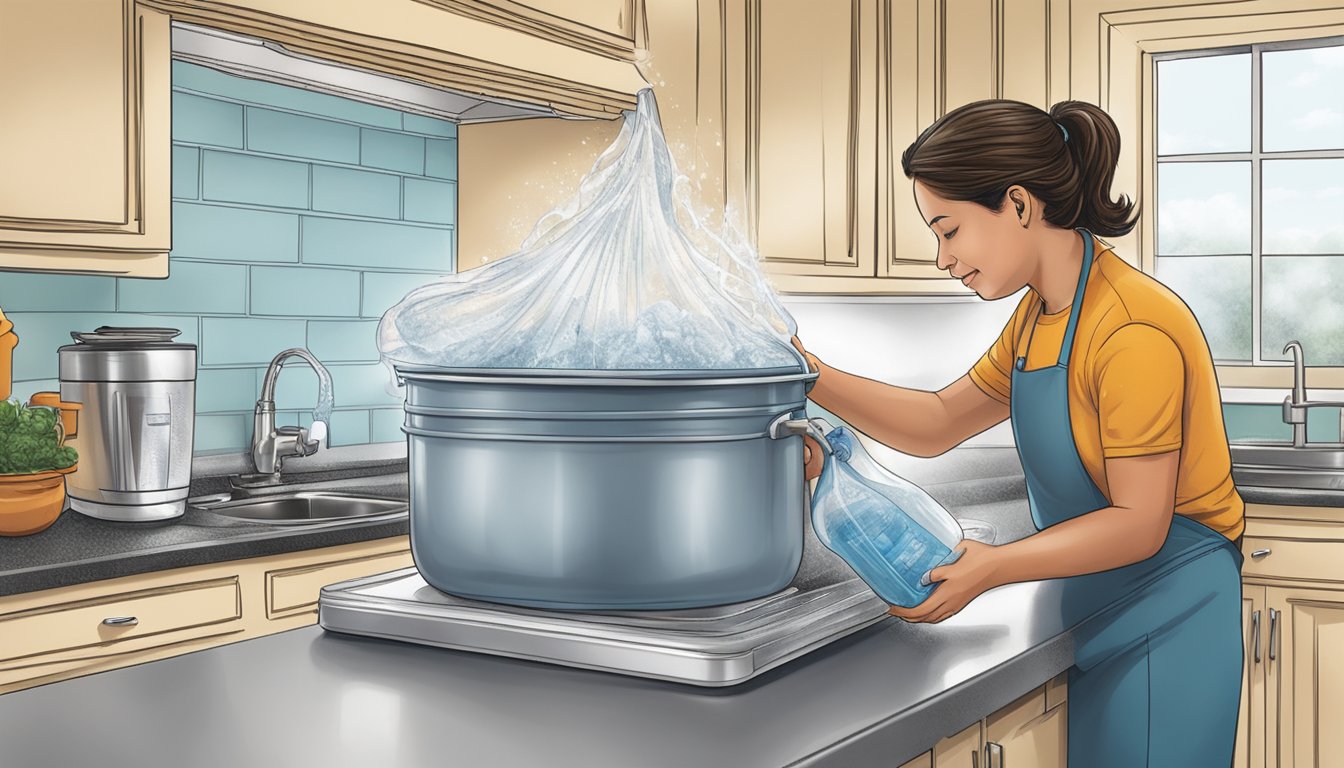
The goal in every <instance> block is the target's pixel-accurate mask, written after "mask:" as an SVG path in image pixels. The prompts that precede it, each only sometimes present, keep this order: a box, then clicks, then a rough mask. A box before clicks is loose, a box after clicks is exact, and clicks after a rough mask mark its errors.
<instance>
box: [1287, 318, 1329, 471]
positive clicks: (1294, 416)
mask: <svg viewBox="0 0 1344 768" xmlns="http://www.w3.org/2000/svg"><path fill="white" fill-rule="evenodd" d="M1283 351H1284V352H1289V351H1291V352H1292V353H1293V389H1292V391H1291V392H1289V394H1288V396H1287V397H1285V398H1284V399H1283V421H1284V423H1285V424H1291V425H1292V427H1293V447H1294V448H1305V447H1306V445H1307V411H1308V410H1310V409H1312V408H1339V409H1340V412H1339V429H1340V437H1339V439H1340V441H1341V442H1344V402H1341V403H1334V402H1326V401H1323V400H1317V401H1314V402H1313V401H1309V400H1307V370H1306V364H1305V363H1304V361H1303V354H1302V344H1301V343H1300V342H1297V341H1290V342H1288V344H1287V345H1285V346H1284V348H1283Z"/></svg>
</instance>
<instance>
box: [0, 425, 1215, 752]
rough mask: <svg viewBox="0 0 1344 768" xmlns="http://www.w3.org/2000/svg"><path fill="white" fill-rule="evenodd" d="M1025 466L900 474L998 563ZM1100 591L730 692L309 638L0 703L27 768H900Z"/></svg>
mask: <svg viewBox="0 0 1344 768" xmlns="http://www.w3.org/2000/svg"><path fill="white" fill-rule="evenodd" d="M1015 465H1016V458H1015V456H1013V455H1012V452H1011V450H1009V451H1008V452H1007V453H1005V452H1004V451H1003V450H1002V449H998V450H997V451H996V450H992V449H980V450H976V449H958V450H957V451H954V452H952V453H950V454H947V455H945V456H944V457H940V458H939V459H936V460H928V461H924V462H914V464H913V465H912V467H903V468H902V471H903V472H904V473H905V474H906V475H907V476H909V477H911V478H912V479H917V480H918V481H919V482H920V483H921V484H922V485H924V487H925V488H927V489H928V490H929V491H930V493H931V494H932V495H934V496H935V497H936V498H938V499H939V500H940V501H942V502H943V503H944V505H946V506H947V507H948V508H949V509H950V510H951V511H952V512H953V514H954V515H956V516H957V517H959V518H963V519H964V518H968V517H970V518H975V519H980V520H984V521H986V522H989V523H991V524H992V525H993V526H994V527H995V529H996V535H995V541H996V542H997V543H1003V542H1007V541H1011V540H1015V539H1018V538H1021V537H1023V536H1026V535H1029V534H1030V533H1031V532H1032V530H1034V529H1033V528H1032V525H1031V520H1030V514H1029V511H1028V508H1027V503H1026V500H1025V487H1024V484H1023V482H1022V478H1021V474H1020V468H1017V469H1015ZM1200 554H1202V552H1195V551H1193V550H1192V551H1190V552H1187V553H1184V556H1185V557H1186V558H1188V559H1193V558H1194V557H1198V556H1199V555H1200ZM1184 562H1188V560H1180V561H1176V562H1174V563H1172V564H1171V566H1170V567H1180V566H1181V565H1183V564H1184ZM1107 573H1108V574H1112V573H1116V572H1115V571H1113V572H1107ZM1154 577H1156V576H1154ZM1108 578H1109V577H1108V576H1107V575H1106V574H1101V575H1093V576H1085V577H1075V578H1074V579H1058V580H1050V581H1044V582H1030V583H1023V584H1012V585H1008V586H1004V587H999V588H997V589H994V590H990V591H989V592H986V593H985V594H984V595H982V596H980V597H979V598H977V599H976V600H975V601H973V602H972V603H971V604H970V605H969V606H967V607H966V609H965V610H963V611H962V612H961V613H959V614H957V615H956V616H954V617H952V618H951V619H949V620H947V621H945V622H942V623H940V624H936V625H927V624H908V623H906V622H903V621H901V620H899V619H896V618H895V617H887V618H884V619H883V620H881V621H880V622H879V623H877V624H874V625H872V626H870V627H867V628H865V629H863V630H860V631H859V632H856V633H854V634H852V635H850V636H848V637H845V638H842V639H840V640H838V641H835V642H833V643H831V644H829V645H827V646H825V647H823V648H820V649H818V650H816V651H813V652H811V653H809V654H807V655H805V656H803V657H801V658H799V659H796V660H794V661H791V662H789V663H787V664H784V665H782V666H780V667H778V668H775V669H772V670H769V671H767V672H765V673H763V674H761V675H759V676H758V677H755V678H753V679H751V680H749V681H747V682H745V683H742V684H739V685H734V686H730V687H726V688H698V687H695V686H689V685H682V684H677V683H669V682H663V681H657V680H648V679H643V678H635V677H627V676H622V675H617V674H611V673H606V672H597V671H591V670H583V669H573V668H568V667H561V666H554V665H549V664H543V663H537V662H530V661H524V660H519V659H510V658H502V657H495V656H490V655H485V654H478V653H469V652H462V651H452V650H446V649H441V648H432V647H424V646H417V645H411V644H405V643H399V642H396V641H391V640H379V639H373V638H363V637H353V636H347V635H340V634H336V633H327V632H324V631H323V630H322V629H320V628H319V627H305V628H302V629H296V630H291V631H288V632H282V633H279V634H276V635H272V636H268V637H263V638H257V639H254V640H249V641H246V642H241V643H235V644H233V645H229V646H222V647H219V648H212V649H208V650H204V651H199V652H196V653H191V654H186V655H183V656H179V657H175V658H170V659H165V660H162V661H157V662H153V663H150V664H143V665H140V666H137V667H132V668H126V669H120V670H113V671H110V672H105V673H100V674H96V675H91V676H87V677H83V678H79V679H75V680H70V681H66V682H61V683H53V684H49V685H45V686H40V687H37V688H32V689H28V690H25V691H19V692H16V693H11V694H7V695H4V696H0V743H4V744H5V749H4V754H5V758H6V759H7V760H12V761H14V762H15V764H18V765H46V764H50V765H84V764H93V763H95V762H96V763H97V764H99V765H102V766H107V768H117V767H118V766H128V768H129V766H137V768H143V767H144V766H169V765H194V766H236V765H260V764H271V765H289V766H300V767H301V766H330V765H361V764H367V765H382V766H422V765H436V764H442V763H444V762H445V761H448V762H453V763H457V764H463V765H490V766H499V767H500V768H510V767H511V766H535V765H548V766H556V767H557V768H560V767H562V766H585V767H588V766H634V765H638V766H642V767H645V768H658V767H660V766H674V765H675V766H685V765H732V766H744V768H745V767H747V766H772V767H775V766H836V767H843V768H854V767H857V766H869V765H871V766H883V767H884V768H890V766H893V765H900V764H901V763H902V762H904V761H906V760H908V759H910V758H912V757H914V756H915V755H917V754H919V753H921V752H923V751H925V750H927V749H929V748H930V747H931V746H932V745H933V743H934V742H936V741H937V740H938V739H940V738H942V737H944V736H948V735H951V734H953V733H956V732H957V731H959V730H961V729H962V728H964V727H966V726H967V725H969V724H971V723H973V722H975V721H976V720H977V719H979V718H981V717H984V716H986V715H988V714H990V713H992V712H994V711H995V710H997V709H1000V708H1002V707H1003V706H1005V705H1007V704H1009V703H1011V702H1012V701H1013V700H1015V699H1016V698H1017V697H1019V696H1021V695H1022V694H1024V693H1026V692H1027V691H1029V690H1031V689H1032V688H1034V687H1036V686H1039V685H1041V684H1043V683H1044V682H1045V681H1047V680H1049V679H1050V678H1051V677H1053V676H1054V675H1056V674H1059V673H1060V672H1062V671H1064V670H1066V669H1068V668H1069V667H1070V666H1072V664H1073V660H1074V656H1073V652H1074V637H1075V635H1076V633H1077V632H1078V631H1079V629H1078V628H1079V627H1083V626H1085V625H1086V624H1087V622H1089V621H1094V620H1096V617H1097V616H1098V615H1099V614H1100V613H1102V612H1104V611H1106V610H1108V609H1110V608H1111V607H1113V606H1116V605H1118V604H1120V603H1122V602H1123V601H1124V599H1125V597H1126V596H1127V595H1129V594H1132V593H1133V589H1134V584H1135V583H1136V582H1134V581H1132V580H1117V581H1107V579H1108ZM71 722H77V723H79V724H80V726H79V728H80V738H78V739H71V738H65V737H64V736H63V734H64V733H66V732H67V730H68V724H69V723H71Z"/></svg>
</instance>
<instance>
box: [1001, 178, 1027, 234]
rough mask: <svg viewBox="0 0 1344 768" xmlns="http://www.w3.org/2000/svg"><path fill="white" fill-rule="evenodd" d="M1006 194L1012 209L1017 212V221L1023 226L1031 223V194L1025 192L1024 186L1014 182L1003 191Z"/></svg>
mask: <svg viewBox="0 0 1344 768" xmlns="http://www.w3.org/2000/svg"><path fill="white" fill-rule="evenodd" d="M1005 194H1006V195H1007V196H1008V202H1010V203H1012V205H1013V209H1014V210H1015V211H1016V213H1017V222H1018V223H1019V224H1021V225H1022V226H1023V227H1026V226H1028V225H1029V224H1031V203H1032V200H1031V195H1030V194H1028V193H1027V190H1026V188H1025V187H1022V186H1020V185H1017V184H1014V185H1013V186H1011V187H1009V188H1008V191H1007V192H1006V193H1005Z"/></svg>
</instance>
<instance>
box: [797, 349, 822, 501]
mask: <svg viewBox="0 0 1344 768" xmlns="http://www.w3.org/2000/svg"><path fill="white" fill-rule="evenodd" d="M790 341H792V342H793V347H794V349H797V350H798V352H799V354H801V355H802V356H803V359H804V360H806V361H807V367H808V368H809V369H810V370H811V371H812V372H813V373H816V374H820V373H821V361H820V360H818V359H817V356H816V355H814V354H812V353H811V352H808V351H807V350H806V349H803V342H801V341H799V340H798V337H797V336H794V337H793V338H792V339H791V340H790ZM818 379H820V376H818ZM823 463H824V457H823V456H822V453H821V447H820V446H818V445H817V441H816V440H813V439H812V438H810V437H808V436H806V435H804V436H803V479H804V480H812V479H814V478H816V477H818V476H820V475H821V465H822V464H823Z"/></svg>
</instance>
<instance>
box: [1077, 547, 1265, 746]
mask: <svg viewBox="0 0 1344 768" xmlns="http://www.w3.org/2000/svg"><path fill="white" fill-rule="evenodd" d="M1120 570H1124V569H1120ZM1240 570H1241V562H1240V557H1239V555H1238V554H1237V553H1235V552H1234V551H1233V550H1232V549H1231V547H1230V546H1223V547H1219V548H1217V549H1215V550H1212V551H1209V552H1206V553H1204V554H1202V555H1200V556H1198V557H1197V558H1196V559H1195V560H1193V561H1191V562H1188V563H1186V564H1185V565H1184V566H1182V567H1181V568H1179V569H1178V570H1175V571H1173V572H1171V573H1168V574H1166V575H1164V576H1162V577H1161V578H1158V579H1156V580H1155V581H1152V582H1151V583H1150V584H1149V585H1148V586H1146V587H1144V588H1143V589H1142V590H1141V591H1140V593H1139V594H1138V595H1137V596H1136V598H1135V599H1132V600H1130V601H1128V602H1127V603H1125V604H1123V605H1121V606H1120V607H1119V608H1117V609H1116V610H1115V611H1113V612H1111V613H1108V614H1105V615H1102V616H1099V617H1096V618H1095V619H1094V620H1092V621H1090V622H1088V623H1087V624H1085V625H1084V626H1083V627H1082V628H1080V630H1079V631H1078V634H1077V644H1076V646H1075V657H1076V659H1077V665H1076V666H1074V667H1073V668H1072V669H1071V670H1070V671H1069V713H1068V719H1069V765H1071V766H1089V768H1110V767H1111V766H1114V767H1115V768H1141V767H1142V766H1148V768H1167V767H1168V766H1170V768H1203V766H1217V768H1226V767H1227V766H1230V765H1231V764H1232V753H1233V749H1234V747H1235V741H1236V733H1237V716H1238V707H1239V705H1240V697H1241V682H1242V681H1241V676H1242V637H1241V635H1242V633H1241V573H1240Z"/></svg>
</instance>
